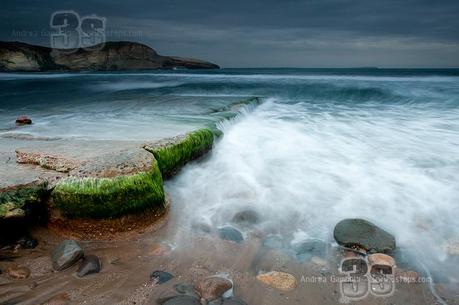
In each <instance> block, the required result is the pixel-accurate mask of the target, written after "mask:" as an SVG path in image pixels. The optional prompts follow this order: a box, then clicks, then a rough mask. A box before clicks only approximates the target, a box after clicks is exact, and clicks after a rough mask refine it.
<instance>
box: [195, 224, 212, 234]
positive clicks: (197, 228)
mask: <svg viewBox="0 0 459 305" xmlns="http://www.w3.org/2000/svg"><path fill="white" fill-rule="evenodd" d="M191 228H192V229H193V230H195V231H199V232H203V233H211V232H212V227H211V226H210V225H208V224H206V223H203V222H197V223H193V224H192V225H191Z"/></svg>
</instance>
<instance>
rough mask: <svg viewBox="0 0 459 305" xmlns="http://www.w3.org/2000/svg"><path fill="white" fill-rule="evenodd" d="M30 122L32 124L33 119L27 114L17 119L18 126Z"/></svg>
mask: <svg viewBox="0 0 459 305" xmlns="http://www.w3.org/2000/svg"><path fill="white" fill-rule="evenodd" d="M30 124H32V120H31V119H30V118H29V117H28V116H26V115H21V116H19V117H18V118H17V119H16V125H18V126H21V125H30Z"/></svg>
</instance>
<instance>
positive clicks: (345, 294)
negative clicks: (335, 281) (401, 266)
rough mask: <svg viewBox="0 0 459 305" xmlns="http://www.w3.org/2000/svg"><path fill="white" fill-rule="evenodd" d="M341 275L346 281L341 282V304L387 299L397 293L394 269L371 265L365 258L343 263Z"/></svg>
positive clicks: (349, 259)
mask: <svg viewBox="0 0 459 305" xmlns="http://www.w3.org/2000/svg"><path fill="white" fill-rule="evenodd" d="M340 273H342V274H344V275H345V276H344V279H343V280H341V281H340V282H339V288H340V292H341V299H340V302H341V303H349V302H351V301H358V300H362V299H364V298H366V297H367V296H368V294H370V293H371V294H372V295H373V296H375V297H387V296H390V295H392V294H393V293H394V291H395V277H394V270H393V267H388V266H385V265H384V266H383V265H369V264H368V262H367V260H365V259H363V258H348V259H344V260H342V261H341V267H340Z"/></svg>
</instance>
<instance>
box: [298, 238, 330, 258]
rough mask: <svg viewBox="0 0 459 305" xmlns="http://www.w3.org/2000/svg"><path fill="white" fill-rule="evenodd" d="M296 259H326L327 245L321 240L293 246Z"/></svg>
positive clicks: (312, 240) (309, 240)
mask: <svg viewBox="0 0 459 305" xmlns="http://www.w3.org/2000/svg"><path fill="white" fill-rule="evenodd" d="M293 251H295V257H296V259H297V260H299V261H302V262H304V261H307V260H310V259H311V258H312V257H314V256H316V257H324V256H325V255H326V254H327V244H326V243H325V242H324V241H322V240H320V239H307V240H305V241H303V242H300V243H296V244H294V245H293Z"/></svg>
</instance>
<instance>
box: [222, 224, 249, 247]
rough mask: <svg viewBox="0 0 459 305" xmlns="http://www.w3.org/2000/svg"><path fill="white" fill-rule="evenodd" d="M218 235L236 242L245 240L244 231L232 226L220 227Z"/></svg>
mask: <svg viewBox="0 0 459 305" xmlns="http://www.w3.org/2000/svg"><path fill="white" fill-rule="evenodd" d="M218 236H220V238H221V239H226V240H231V241H234V242H236V243H240V242H242V241H243V240H244V237H243V236H242V233H241V232H239V230H237V229H235V228H233V227H230V226H226V227H223V228H219V229H218Z"/></svg>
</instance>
